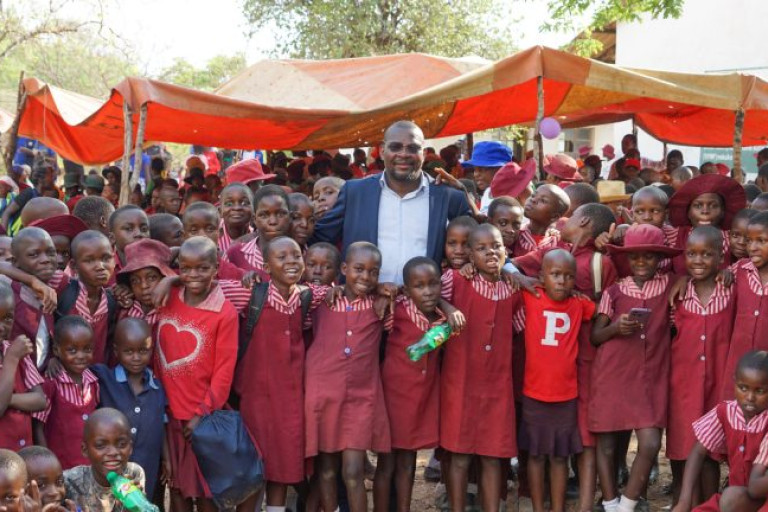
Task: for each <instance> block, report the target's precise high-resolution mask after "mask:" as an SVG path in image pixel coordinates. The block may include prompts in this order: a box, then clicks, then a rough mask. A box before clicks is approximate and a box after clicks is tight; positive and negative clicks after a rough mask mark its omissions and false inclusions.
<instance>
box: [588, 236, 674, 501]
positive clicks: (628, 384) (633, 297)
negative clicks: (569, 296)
mask: <svg viewBox="0 0 768 512" xmlns="http://www.w3.org/2000/svg"><path fill="white" fill-rule="evenodd" d="M608 248H609V250H611V251H617V252H625V253H627V255H628V259H629V265H630V267H631V268H632V273H633V275H632V277H626V278H624V279H621V280H619V281H618V282H617V283H616V284H614V285H612V286H610V287H609V288H608V289H607V290H606V291H605V292H604V293H603V297H602V299H601V300H600V307H599V309H598V313H599V314H598V316H597V318H596V320H595V321H594V324H593V326H592V343H593V344H594V345H595V346H597V353H596V355H595V361H594V363H593V366H592V390H591V393H590V397H589V400H590V402H589V413H588V414H589V427H590V430H591V431H593V432H595V433H596V434H597V446H598V450H597V470H598V473H599V475H600V487H601V489H602V493H603V507H604V508H605V510H606V512H613V511H615V510H618V511H619V512H629V511H632V510H634V509H635V507H636V506H637V501H638V499H639V498H640V493H641V492H642V491H643V489H644V488H645V485H646V483H647V481H648V477H649V474H650V472H651V466H652V465H653V462H654V460H655V459H656V455H657V454H658V452H659V447H660V445H661V429H663V428H664V427H665V426H666V423H667V387H668V382H669V345H670V334H669V305H668V303H667V296H668V293H669V287H670V284H671V278H670V275H669V274H659V273H658V272H657V271H658V266H659V261H660V260H661V257H662V256H663V255H668V256H674V255H676V254H678V253H679V252H680V250H679V249H674V248H670V247H667V246H666V245H664V233H662V231H661V230H660V229H659V228H657V227H655V226H652V225H650V224H637V225H633V226H631V227H630V228H629V229H627V233H626V235H625V236H624V246H623V247H619V246H615V245H609V246H608ZM626 430H635V432H636V435H637V439H638V453H637V457H635V461H634V463H633V464H632V469H631V471H630V475H629V481H628V483H627V487H626V489H625V491H624V495H623V496H622V497H621V500H619V498H618V497H617V486H616V483H615V478H616V468H615V467H614V460H613V454H614V450H615V448H616V440H617V433H618V432H621V431H626Z"/></svg>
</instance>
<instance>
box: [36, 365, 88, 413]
mask: <svg viewBox="0 0 768 512" xmlns="http://www.w3.org/2000/svg"><path fill="white" fill-rule="evenodd" d="M45 382H53V383H54V391H53V392H54V393H55V394H56V395H57V396H60V397H62V398H63V399H64V401H66V402H68V403H70V404H72V405H76V406H83V405H88V404H90V403H91V402H93V401H94V400H98V399H99V379H98V377H96V375H95V374H94V373H93V372H92V371H91V370H88V369H86V370H85V371H84V372H83V387H82V389H81V388H80V386H78V385H77V383H76V382H75V381H73V380H72V377H70V376H69V373H67V372H66V371H65V370H61V371H60V372H59V374H58V375H57V376H56V377H54V378H52V379H50V378H48V379H46V380H45ZM50 414H51V397H50V396H49V397H48V404H47V405H46V407H45V410H43V411H40V412H37V413H34V414H33V417H34V418H36V419H38V420H39V421H42V422H43V423H45V422H46V420H47V419H48V416H49V415H50Z"/></svg>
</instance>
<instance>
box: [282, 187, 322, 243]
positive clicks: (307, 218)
mask: <svg viewBox="0 0 768 512" xmlns="http://www.w3.org/2000/svg"><path fill="white" fill-rule="evenodd" d="M288 207H289V209H290V210H291V227H290V228H289V230H288V235H289V236H290V237H291V238H293V239H294V240H296V242H297V243H298V244H299V247H301V248H302V250H306V248H307V240H309V239H310V238H312V234H313V233H314V232H315V209H314V208H313V207H312V201H310V199H309V198H308V197H307V196H305V195H304V194H301V193H299V192H294V193H293V194H289V195H288Z"/></svg>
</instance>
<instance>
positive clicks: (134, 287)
mask: <svg viewBox="0 0 768 512" xmlns="http://www.w3.org/2000/svg"><path fill="white" fill-rule="evenodd" d="M170 264H171V250H170V249H169V248H168V247H166V246H165V245H163V244H162V243H160V242H158V241H157V240H151V239H147V240H139V241H138V242H134V243H132V244H130V245H128V246H126V248H125V266H124V267H123V268H122V270H120V272H119V273H118V274H117V282H118V284H119V285H122V286H127V287H129V288H130V290H131V293H133V298H134V300H133V306H131V307H130V308H129V309H126V310H124V314H125V316H128V317H130V318H142V319H144V320H146V321H147V323H148V324H149V325H150V327H152V328H154V326H155V325H156V324H157V310H156V309H155V305H154V302H153V300H152V292H153V291H154V290H155V287H156V286H157V285H158V283H159V282H160V281H162V280H163V278H165V277H175V276H176V272H174V271H173V270H172V269H171V267H170Z"/></svg>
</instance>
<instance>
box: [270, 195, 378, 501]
mask: <svg viewBox="0 0 768 512" xmlns="http://www.w3.org/2000/svg"><path fill="white" fill-rule="evenodd" d="M262 190H263V189H262ZM380 268H381V253H380V252H379V250H378V249H377V248H376V246H375V245H373V244H370V243H367V242H356V243H353V244H352V245H350V246H349V248H348V249H347V254H346V259H345V261H344V263H343V264H342V266H341V272H342V274H344V275H345V276H346V283H345V284H344V292H343V296H342V297H341V298H340V299H339V300H337V301H336V303H335V304H334V305H333V306H331V307H329V306H328V305H326V304H320V306H319V307H318V308H317V309H316V310H315V311H314V313H313V317H312V327H313V333H314V340H313V341H312V344H311V345H310V347H309V348H308V349H307V357H306V363H305V368H306V373H305V386H304V388H305V390H306V396H305V407H304V411H305V412H304V414H305V416H306V428H307V436H306V439H307V446H306V450H307V453H306V455H307V457H315V456H316V457H317V460H316V463H315V469H316V471H317V473H318V480H319V483H320V500H321V503H322V507H323V510H335V509H336V507H337V506H338V501H337V493H336V483H337V482H336V475H337V472H338V470H339V465H340V464H341V472H342V475H343V479H344V484H345V485H346V488H347V495H348V498H349V505H350V510H351V511H352V512H365V511H366V510H367V497H366V492H365V487H364V485H363V465H364V461H365V451H366V450H372V451H376V452H388V451H389V450H390V432H389V421H388V419H387V411H386V406H385V403H384V392H383V389H382V385H381V377H380V375H379V342H380V341H381V332H382V321H381V320H380V319H379V317H378V316H377V314H376V312H375V311H374V308H373V303H374V297H373V295H372V294H373V293H374V292H375V291H376V286H377V284H378V280H379V269H380Z"/></svg>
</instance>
